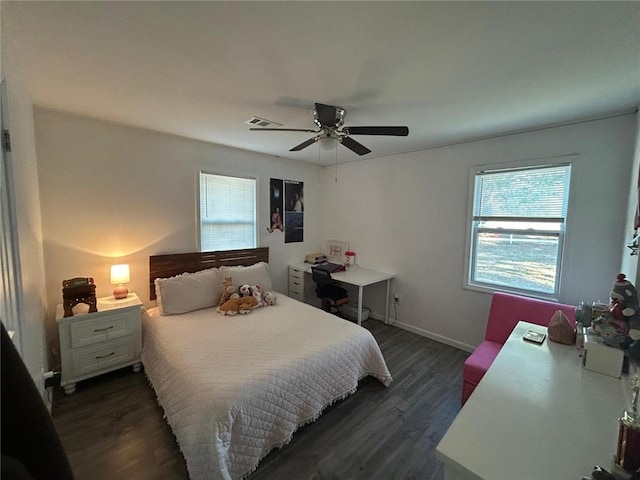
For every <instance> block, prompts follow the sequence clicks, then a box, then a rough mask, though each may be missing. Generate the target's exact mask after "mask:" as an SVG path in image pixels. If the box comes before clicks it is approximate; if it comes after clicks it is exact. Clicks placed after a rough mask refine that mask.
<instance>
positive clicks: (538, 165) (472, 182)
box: [463, 155, 576, 300]
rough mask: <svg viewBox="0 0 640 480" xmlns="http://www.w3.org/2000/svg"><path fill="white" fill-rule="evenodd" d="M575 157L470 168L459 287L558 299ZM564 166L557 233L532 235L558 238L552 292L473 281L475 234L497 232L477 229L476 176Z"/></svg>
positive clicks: (519, 219)
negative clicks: (564, 182)
mask: <svg viewBox="0 0 640 480" xmlns="http://www.w3.org/2000/svg"><path fill="white" fill-rule="evenodd" d="M575 156H576V155H566V156H562V157H553V158H545V159H536V160H529V161H524V162H510V163H500V164H491V165H479V166H474V167H471V169H470V175H469V192H470V193H469V203H468V213H467V237H466V242H465V268H464V279H463V287H464V288H466V289H470V290H476V291H482V292H489V293H493V292H495V291H505V292H511V293H516V294H523V295H527V296H532V297H539V298H543V299H550V300H558V298H559V296H560V289H561V284H562V272H563V258H565V257H566V246H567V242H566V236H567V235H566V232H567V228H568V227H567V225H568V223H569V217H570V215H571V214H570V211H571V202H570V198H571V197H570V195H571V184H572V182H573V175H572V170H573V169H572V162H571V159H572V158H574V157H575ZM562 166H566V167H568V168H569V181H568V186H567V190H566V191H565V214H564V217H563V218H557V219H555V220H557V221H559V223H561V227H560V231H559V232H558V233H555V232H553V233H552V232H549V233H548V234H546V233H544V232H539V231H536V235H541V236H543V235H552V236H554V237H557V238H558V253H557V258H556V272H555V281H554V290H553V292H551V293H545V292H540V291H537V290H530V289H521V288H517V287H512V286H507V285H502V284H497V283H488V282H481V281H475V280H473V273H474V272H475V263H476V258H475V241H476V239H477V235H478V233H480V232H481V231H482V232H489V231H490V230H491V231H493V230H495V231H496V233H498V229H491V228H482V229H480V228H479V227H478V223H479V220H478V219H477V218H476V216H475V208H476V202H477V199H478V193H479V192H477V191H476V181H477V177H478V175H479V174H483V173H488V172H496V173H500V172H509V171H517V170H531V169H533V170H535V169H542V168H547V167H562ZM524 218H527V221H541V222H544V221H549V219H541V218H533V217H524ZM500 220H505V221H507V220H510V219H509V218H501V219H500ZM517 220H518V221H521V220H522V217H521V218H518V219H517ZM500 233H514V234H528V233H531V232H530V231H528V230H516V229H513V230H511V229H503V230H500Z"/></svg>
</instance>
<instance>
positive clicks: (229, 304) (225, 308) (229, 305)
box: [216, 297, 257, 316]
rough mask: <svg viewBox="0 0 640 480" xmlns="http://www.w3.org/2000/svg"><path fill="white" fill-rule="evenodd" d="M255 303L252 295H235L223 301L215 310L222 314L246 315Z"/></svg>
mask: <svg viewBox="0 0 640 480" xmlns="http://www.w3.org/2000/svg"><path fill="white" fill-rule="evenodd" d="M256 305H257V302H256V299H255V298H253V297H235V298H230V299H229V300H227V301H226V302H224V303H223V304H222V305H220V306H219V307H218V308H217V309H216V311H217V312H218V313H220V314H222V315H230V316H233V315H238V314H240V315H246V314H247V313H249V312H251V310H252V309H253V308H255V307H256Z"/></svg>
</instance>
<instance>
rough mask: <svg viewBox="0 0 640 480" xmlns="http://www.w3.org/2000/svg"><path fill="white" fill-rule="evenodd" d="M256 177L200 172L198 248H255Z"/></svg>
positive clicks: (208, 249) (210, 249)
mask: <svg viewBox="0 0 640 480" xmlns="http://www.w3.org/2000/svg"><path fill="white" fill-rule="evenodd" d="M256 224H257V222H256V180H255V179H254V178H242V177H231V176H226V175H214V174H211V173H205V172H200V251H202V252H208V251H214V250H235V249H239V248H254V247H256Z"/></svg>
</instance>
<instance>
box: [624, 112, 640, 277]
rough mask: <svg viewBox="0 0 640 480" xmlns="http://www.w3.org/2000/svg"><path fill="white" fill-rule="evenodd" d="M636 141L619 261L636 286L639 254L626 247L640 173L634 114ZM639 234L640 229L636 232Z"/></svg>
mask: <svg viewBox="0 0 640 480" xmlns="http://www.w3.org/2000/svg"><path fill="white" fill-rule="evenodd" d="M635 135H636V141H635V152H634V156H633V167H632V168H631V176H630V178H629V200H628V204H629V207H628V210H627V221H626V223H625V229H624V237H623V245H622V261H621V263H620V271H621V272H623V273H624V274H625V275H626V276H627V278H628V279H629V281H630V282H632V283H633V284H634V285H635V286H636V287H639V288H640V285H638V280H640V271H638V260H639V259H640V256H638V255H634V256H631V255H629V254H630V253H631V250H629V249H628V248H627V245H628V244H629V243H630V242H631V240H632V239H633V233H634V230H633V225H634V219H635V215H636V209H637V208H638V175H639V174H640V121H639V120H638V117H637V116H636V133H635ZM637 233H639V234H640V230H639V231H638V232H637Z"/></svg>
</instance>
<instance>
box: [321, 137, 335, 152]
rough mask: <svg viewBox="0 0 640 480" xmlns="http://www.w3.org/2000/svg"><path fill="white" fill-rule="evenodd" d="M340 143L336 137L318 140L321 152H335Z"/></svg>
mask: <svg viewBox="0 0 640 480" xmlns="http://www.w3.org/2000/svg"><path fill="white" fill-rule="evenodd" d="M338 143H340V140H338V139H337V138H336V137H322V138H320V139H319V140H318V145H320V148H321V149H322V150H335V149H336V148H337V146H338Z"/></svg>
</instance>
